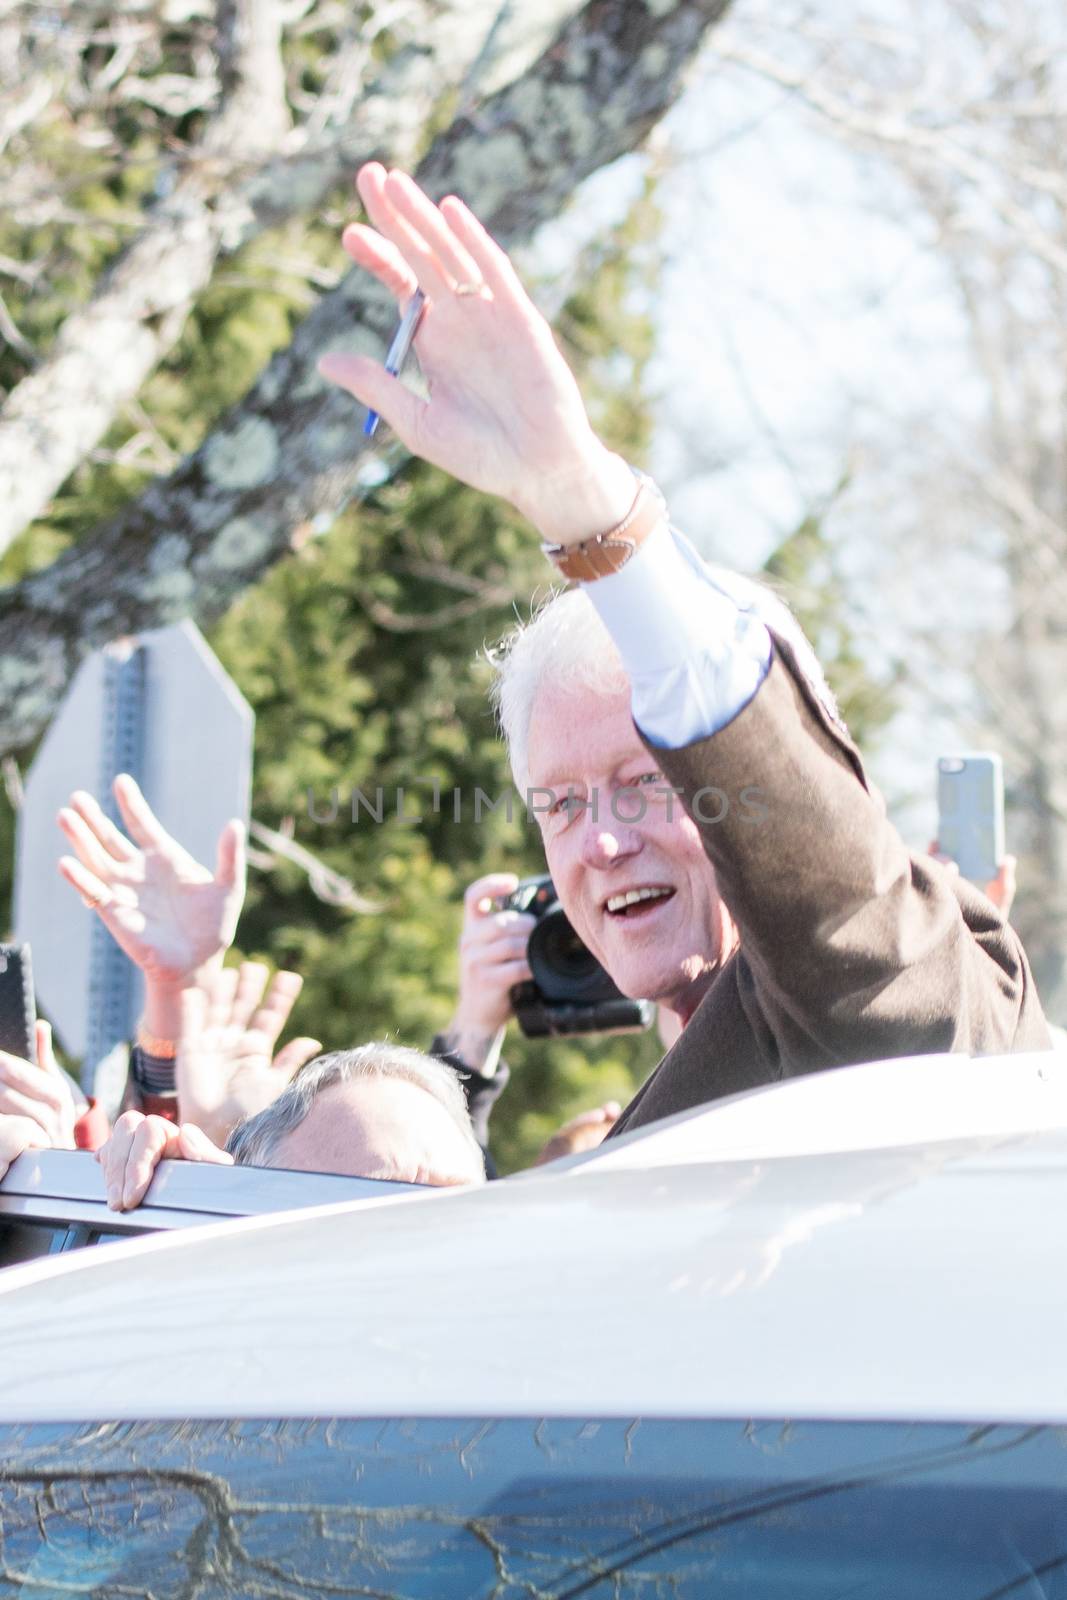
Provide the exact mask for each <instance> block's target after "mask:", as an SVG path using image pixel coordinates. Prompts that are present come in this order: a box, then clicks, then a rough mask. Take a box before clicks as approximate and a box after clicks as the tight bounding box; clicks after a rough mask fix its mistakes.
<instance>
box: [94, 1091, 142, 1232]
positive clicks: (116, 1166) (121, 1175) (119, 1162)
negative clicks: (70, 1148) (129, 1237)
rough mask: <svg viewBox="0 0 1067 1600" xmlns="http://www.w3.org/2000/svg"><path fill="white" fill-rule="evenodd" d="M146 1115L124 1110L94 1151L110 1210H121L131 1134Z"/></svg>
mask: <svg viewBox="0 0 1067 1600" xmlns="http://www.w3.org/2000/svg"><path fill="white" fill-rule="evenodd" d="M147 1120H148V1119H147V1117H145V1116H142V1114H141V1112H140V1111H124V1112H123V1113H122V1115H121V1117H118V1118H117V1119H116V1121H115V1125H114V1127H113V1128H112V1130H111V1134H110V1137H109V1138H107V1139H106V1140H105V1141H104V1143H103V1144H102V1145H101V1146H100V1148H99V1150H98V1151H97V1152H96V1159H97V1161H99V1163H100V1165H101V1167H102V1168H103V1169H104V1186H105V1188H106V1189H107V1203H108V1205H109V1206H110V1207H111V1209H112V1211H121V1210H122V1189H123V1184H124V1181H125V1177H126V1159H127V1157H128V1156H129V1153H130V1147H131V1145H132V1144H133V1136H134V1134H135V1133H136V1131H137V1129H138V1128H139V1127H140V1125H141V1123H142V1122H147Z"/></svg>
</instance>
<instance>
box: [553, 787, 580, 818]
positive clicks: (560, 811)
mask: <svg viewBox="0 0 1067 1600" xmlns="http://www.w3.org/2000/svg"><path fill="white" fill-rule="evenodd" d="M584 806H585V801H584V800H583V799H582V797H581V795H580V794H575V792H574V790H573V789H568V790H567V791H566V793H564V794H558V795H557V796H556V798H555V799H554V800H553V802H552V804H551V805H550V806H549V808H548V814H549V816H550V817H566V819H567V821H568V822H569V821H570V819H571V817H572V816H576V815H577V814H578V812H579V811H581V810H582V809H583V808H584Z"/></svg>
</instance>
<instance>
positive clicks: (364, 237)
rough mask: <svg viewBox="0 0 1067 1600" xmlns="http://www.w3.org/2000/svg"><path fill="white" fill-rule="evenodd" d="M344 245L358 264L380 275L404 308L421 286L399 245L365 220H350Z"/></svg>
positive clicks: (380, 280) (377, 275)
mask: <svg viewBox="0 0 1067 1600" xmlns="http://www.w3.org/2000/svg"><path fill="white" fill-rule="evenodd" d="M341 243H342V244H343V245H344V247H345V249H346V250H347V252H348V254H349V255H350V256H351V257H352V260H353V261H354V262H355V263H356V265H357V267H363V269H364V270H365V271H366V272H369V273H371V274H372V276H373V277H375V278H377V280H378V282H379V283H380V284H382V285H383V286H384V287H385V288H386V289H388V290H389V293H390V294H391V295H393V296H395V298H396V300H397V302H398V304H399V306H400V309H401V311H402V312H403V311H405V310H406V309H407V302H408V301H409V300H410V299H411V297H412V295H413V294H414V293H415V290H416V289H417V288H418V287H419V280H418V279H417V278H416V276H415V274H414V273H413V272H412V270H411V268H410V267H409V266H408V264H407V262H406V261H405V260H404V257H403V256H402V255H401V254H400V251H399V250H398V249H397V247H396V245H395V244H391V243H390V242H389V240H388V239H383V238H382V235H381V234H380V233H379V232H378V231H377V229H376V228H368V227H366V226H365V224H364V223H362V222H352V223H349V225H348V227H347V228H346V229H345V231H344V233H342V235H341Z"/></svg>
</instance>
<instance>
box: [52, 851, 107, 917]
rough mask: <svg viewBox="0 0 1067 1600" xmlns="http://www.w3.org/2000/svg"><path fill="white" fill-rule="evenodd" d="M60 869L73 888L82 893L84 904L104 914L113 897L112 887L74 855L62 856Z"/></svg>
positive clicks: (91, 909)
mask: <svg viewBox="0 0 1067 1600" xmlns="http://www.w3.org/2000/svg"><path fill="white" fill-rule="evenodd" d="M59 871H60V875H61V876H62V877H64V878H65V879H66V880H67V882H68V883H69V884H70V886H71V888H72V889H74V890H75V891H76V892H77V893H78V894H80V895H81V898H82V904H83V905H86V906H88V908H89V910H90V911H99V912H100V913H101V914H103V912H105V911H106V910H107V909H108V907H109V906H110V904H111V901H112V898H113V891H112V889H111V888H110V887H109V886H108V884H106V883H102V882H101V880H100V879H99V878H98V877H97V876H96V874H95V873H94V872H89V871H88V869H87V868H85V867H83V866H82V864H81V862H80V861H76V860H75V859H74V857H73V856H60V858H59Z"/></svg>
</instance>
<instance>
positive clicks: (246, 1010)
mask: <svg viewBox="0 0 1067 1600" xmlns="http://www.w3.org/2000/svg"><path fill="white" fill-rule="evenodd" d="M268 971H269V968H267V967H265V966H264V965H263V963H262V961H242V962H241V965H240V966H239V967H238V969H237V989H236V992H235V993H234V997H233V1003H232V1005H231V1006H230V1016H229V1021H230V1024H231V1026H232V1027H235V1028H247V1027H248V1024H249V1022H250V1021H251V1018H252V1013H253V1011H255V1009H256V1007H257V1006H258V1005H259V1002H260V1000H261V999H262V998H263V991H264V989H265V988H266V987H267V974H268Z"/></svg>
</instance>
